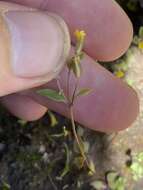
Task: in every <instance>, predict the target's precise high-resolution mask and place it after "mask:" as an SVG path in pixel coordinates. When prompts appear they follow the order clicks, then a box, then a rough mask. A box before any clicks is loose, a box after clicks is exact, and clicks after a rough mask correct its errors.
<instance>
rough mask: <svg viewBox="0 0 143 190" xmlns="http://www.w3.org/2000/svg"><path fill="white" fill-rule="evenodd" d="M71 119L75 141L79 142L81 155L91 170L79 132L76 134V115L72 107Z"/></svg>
mask: <svg viewBox="0 0 143 190" xmlns="http://www.w3.org/2000/svg"><path fill="white" fill-rule="evenodd" d="M70 117H71V124H72V129H73V134H74V137H75V140H76V142H77V144H78V147H79V150H80V153H81V155H82V157H83V159H84V161H85V162H86V165H87V167H88V168H89V169H90V164H89V162H88V159H87V157H86V155H85V152H84V150H83V148H82V145H81V143H80V140H79V138H78V135H77V132H76V125H75V121H74V114H73V106H70ZM90 170H91V169H90Z"/></svg>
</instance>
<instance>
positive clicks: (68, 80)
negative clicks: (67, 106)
mask: <svg viewBox="0 0 143 190" xmlns="http://www.w3.org/2000/svg"><path fill="white" fill-rule="evenodd" d="M70 76H71V70H70V69H69V68H68V76H67V86H66V89H67V92H66V94H67V99H68V101H69V102H70Z"/></svg>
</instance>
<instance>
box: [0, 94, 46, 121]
mask: <svg viewBox="0 0 143 190" xmlns="http://www.w3.org/2000/svg"><path fill="white" fill-rule="evenodd" d="M1 103H2V104H3V105H4V106H5V107H6V108H7V109H8V110H9V111H10V112H11V113H12V114H13V115H15V116H17V117H19V118H21V119H23V120H26V121H34V120H37V119H39V118H41V117H42V116H43V115H44V114H45V113H46V111H47V108H46V107H44V106H42V105H40V104H38V103H37V102H35V101H34V100H32V99H31V98H30V97H26V96H22V95H18V94H15V95H9V96H6V97H3V98H2V99H1Z"/></svg>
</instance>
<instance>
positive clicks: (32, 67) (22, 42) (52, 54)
mask: <svg viewBox="0 0 143 190" xmlns="http://www.w3.org/2000/svg"><path fill="white" fill-rule="evenodd" d="M4 19H5V20H6V23H7V26H8V30H9V34H10V41H11V51H10V53H11V59H10V62H11V67H12V70H13V72H14V74H15V75H16V76H19V77H39V76H45V75H48V74H49V75H52V74H53V75H55V73H58V72H59V71H60V70H61V68H62V67H63V65H64V64H65V62H66V59H67V57H68V54H69V50H70V37H69V32H68V28H67V26H66V24H65V22H64V21H63V20H62V19H61V18H59V17H56V16H52V15H50V14H48V13H47V12H40V11H8V12H6V13H5V14H4Z"/></svg>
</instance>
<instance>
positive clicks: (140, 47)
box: [138, 41, 143, 50]
mask: <svg viewBox="0 0 143 190" xmlns="http://www.w3.org/2000/svg"><path fill="white" fill-rule="evenodd" d="M138 47H139V49H142V50H143V41H140V42H139V44H138Z"/></svg>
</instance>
